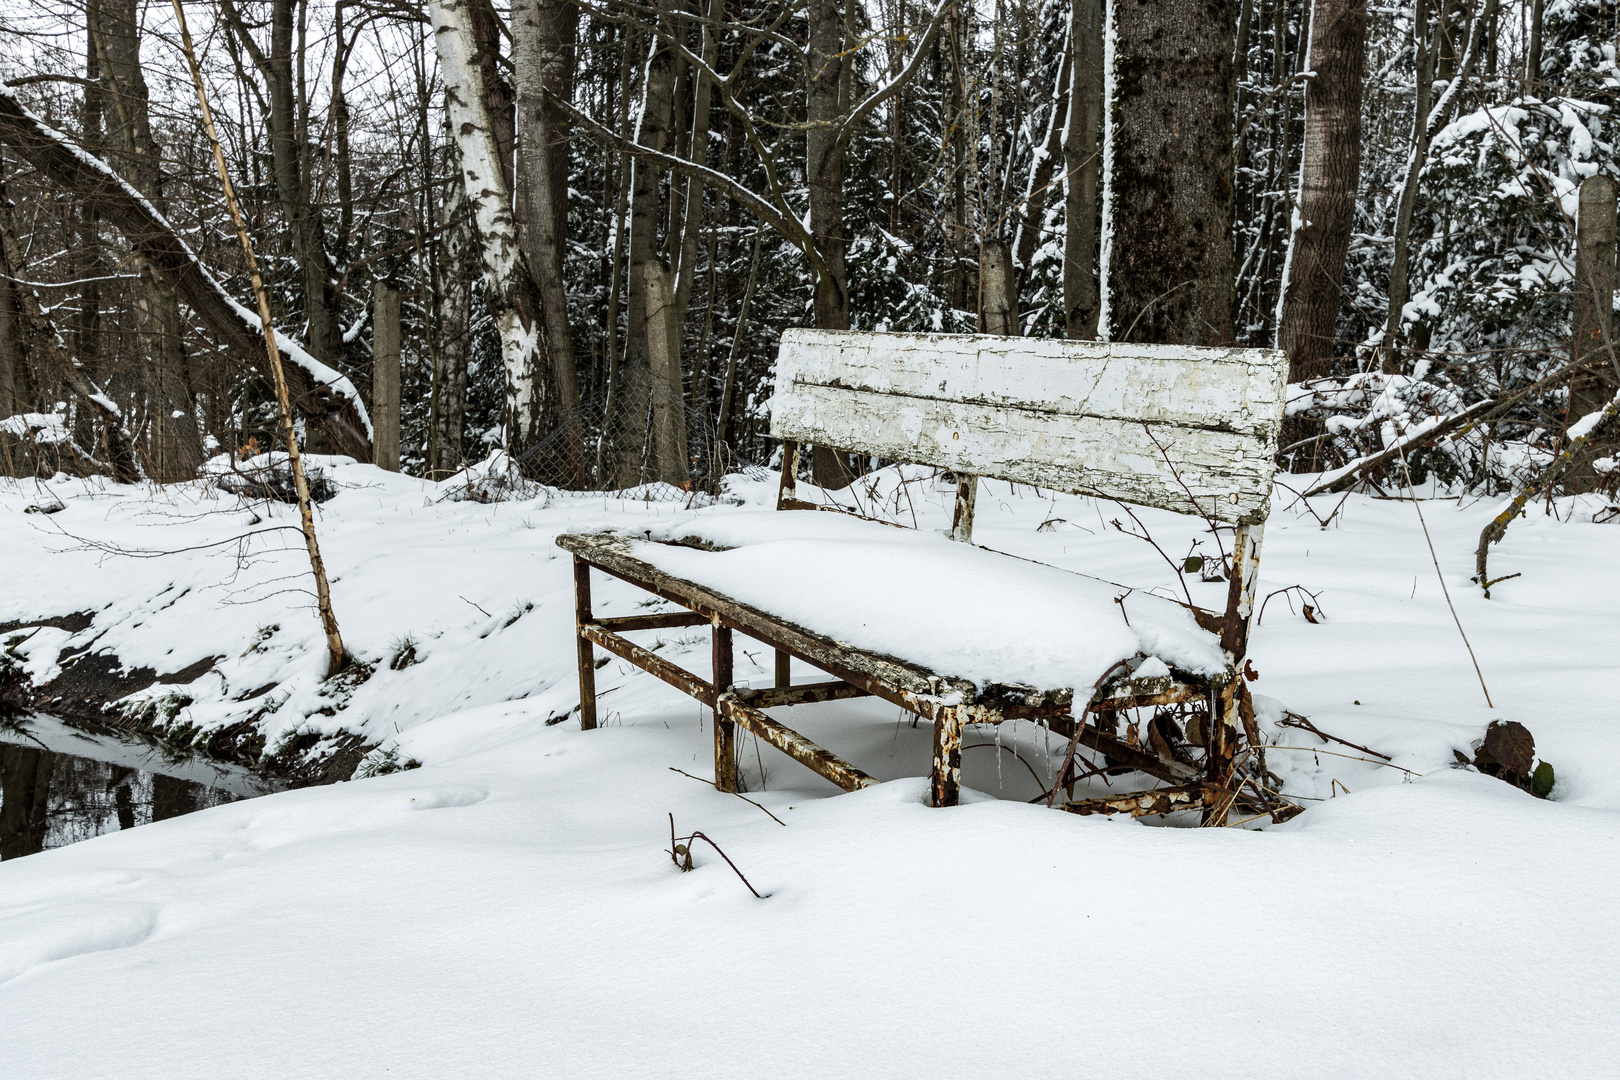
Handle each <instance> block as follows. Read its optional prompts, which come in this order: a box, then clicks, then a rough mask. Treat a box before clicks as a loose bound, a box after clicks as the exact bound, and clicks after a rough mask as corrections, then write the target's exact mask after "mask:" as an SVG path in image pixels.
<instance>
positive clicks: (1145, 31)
mask: <svg viewBox="0 0 1620 1080" xmlns="http://www.w3.org/2000/svg"><path fill="white" fill-rule="evenodd" d="M1116 10H1117V14H1116V19H1117V27H1116V30H1117V35H1118V36H1117V39H1116V45H1115V56H1114V85H1115V95H1116V97H1115V101H1114V102H1113V109H1112V116H1113V120H1114V123H1113V127H1112V129H1111V134H1112V138H1113V161H1112V167H1113V176H1112V178H1111V183H1112V187H1113V200H1112V203H1113V229H1114V240H1113V244H1112V248H1111V257H1110V262H1109V266H1108V282H1107V286H1108V289H1109V312H1110V326H1109V331H1110V336H1111V337H1112V338H1113V339H1114V340H1120V341H1125V340H1129V341H1145V342H1164V343H1171V344H1183V345H1218V344H1227V343H1229V342H1231V341H1232V340H1233V338H1234V334H1233V316H1234V312H1233V307H1234V296H1233V280H1232V275H1233V255H1232V49H1233V30H1234V22H1235V20H1234V19H1233V12H1232V7H1231V3H1230V0H1201V2H1196V3H1176V4H1153V3H1147V2H1145V0H1123V2H1121V3H1119V5H1118V7H1117V9H1116Z"/></svg>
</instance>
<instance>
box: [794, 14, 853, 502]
mask: <svg viewBox="0 0 1620 1080" xmlns="http://www.w3.org/2000/svg"><path fill="white" fill-rule="evenodd" d="M808 12H809V20H810V26H809V49H808V50H807V52H806V57H805V59H806V63H807V64H808V71H807V78H808V80H809V84H808V91H807V96H806V99H805V100H806V105H805V107H806V110H807V119H808V121H809V125H810V126H809V128H808V129H807V130H806V131H805V136H804V142H805V175H806V177H807V178H808V180H809V188H810V234H811V236H812V237H813V238H814V242H815V246H816V250H817V251H818V252H820V254H821V260H822V263H823V264H824V265H825V267H826V272H825V273H820V274H816V275H815V297H814V300H813V318H814V321H815V327H816V329H818V330H848V329H849V279H848V274H847V272H846V270H845V266H844V248H845V240H844V146H843V143H841V142H840V141H839V139H838V129H839V126H840V124H841V122H842V120H843V118H844V113H845V110H846V109H847V107H848V102H847V99H846V92H845V81H844V59H843V53H844V14H843V11H842V10H841V9H840V7H839V0H809V8H808ZM811 471H812V473H813V474H814V477H815V482H816V483H818V484H820V485H821V486H823V487H829V488H841V487H844V486H846V485H848V484H849V482H850V481H851V480H852V479H853V478H854V477H853V474H851V472H850V470H849V466H848V465H847V464H845V462H844V461H843V459H842V458H841V457H840V455H839V454H838V453H837V452H836V450H835V448H832V447H825V446H818V447H816V448H815V451H814V454H813V455H812V457H811Z"/></svg>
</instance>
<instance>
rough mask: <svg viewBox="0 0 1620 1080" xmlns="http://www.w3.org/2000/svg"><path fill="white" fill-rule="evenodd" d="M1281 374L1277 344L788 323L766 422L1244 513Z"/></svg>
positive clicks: (1262, 495)
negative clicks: (1204, 344)
mask: <svg viewBox="0 0 1620 1080" xmlns="http://www.w3.org/2000/svg"><path fill="white" fill-rule="evenodd" d="M1286 372H1287V358H1286V356H1285V355H1284V354H1283V353H1281V352H1279V351H1277V350H1275V349H1240V348H1214V349H1206V348H1193V347H1190V346H1179V345H1127V344H1114V343H1108V342H1097V341H1056V340H1047V339H1041V338H1018V337H992V336H988V335H971V334H876V333H852V332H847V331H835V330H788V331H787V332H785V333H784V334H783V335H782V348H781V352H780V354H779V356H778V357H777V362H776V397H775V399H774V400H773V402H772V405H771V434H772V435H773V436H775V437H776V438H779V439H784V440H793V441H796V442H801V443H810V444H814V445H818V446H829V447H836V448H839V449H843V450H851V451H855V452H857V453H861V454H873V455H876V456H878V457H882V458H887V459H889V460H893V461H908V462H913V463H915V464H919V465H933V466H938V467H941V468H947V469H951V470H952V471H955V472H962V473H970V474H973V475H977V476H986V477H994V478H996V479H1001V480H1011V481H1016V482H1018V483H1024V484H1034V485H1037V486H1040V487H1047V488H1055V489H1057V490H1060V491H1067V492H1072V493H1075V494H1086V495H1100V496H1104V497H1106V498H1112V499H1119V500H1121V501H1123V502H1129V503H1135V504H1137V505H1141V506H1156V507H1161V508H1163V509H1166V510H1173V511H1176V512H1179V513H1191V512H1192V511H1193V509H1194V508H1193V506H1192V505H1191V498H1190V497H1189V494H1188V493H1189V491H1190V492H1191V495H1192V497H1196V499H1197V501H1198V507H1199V508H1200V509H1202V510H1203V512H1204V513H1206V514H1209V515H1210V516H1212V517H1216V518H1218V519H1219V520H1222V521H1227V522H1236V523H1250V522H1255V521H1259V520H1261V519H1263V518H1264V516H1265V504H1266V500H1267V498H1268V497H1269V496H1270V494H1271V482H1272V475H1273V473H1274V472H1275V468H1276V467H1275V464H1274V459H1275V456H1276V452H1277V433H1278V429H1279V428H1280V427H1281V424H1282V415H1283V387H1284V382H1285V375H1286ZM1166 459H1168V463H1167V460H1166Z"/></svg>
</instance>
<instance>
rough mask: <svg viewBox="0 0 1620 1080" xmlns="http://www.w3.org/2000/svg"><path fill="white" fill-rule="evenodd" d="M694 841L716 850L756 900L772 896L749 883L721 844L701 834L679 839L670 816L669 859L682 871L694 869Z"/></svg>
mask: <svg viewBox="0 0 1620 1080" xmlns="http://www.w3.org/2000/svg"><path fill="white" fill-rule="evenodd" d="M694 840H701V841H703V842H704V843H705V844H708V845H709V846H710V847H712V848H714V850H715V851H717V852H719V854H720V857H721V858H722V859H724V860H726V865H727V866H729V867H731V870H732V873H734V874H736V875H737V877H738V878H739V879H741V881H742V883H743V884H744V885H747V886H748V891H749V892H751V893H753V894H754V896H755V898H756V899H759V900H763V899H765V898H766V897H767V896H769V895H771V894H770V893H764V894H761V893H760V891H759V890H758V889H756V888H754V886H753V885H752V884H750V883H749V881H748V878H747V877H746V876H744V874H743V872H742V871H741V870H738V869H737V864H736V863H734V862H732V861H731V856H730V855H727V854H726V853H725V852H724V851H721V850H720V845H719V844H717V843H715V842H714V841H713V840H710V839H709V838H708V837H707V836H704V835H703V834H702V833H701V832H694V833H692V834H691V835H690V836H681V837H677V836H676V835H675V815H674V814H671V815H669V857H670V860H671V861H673V862H674V863H675V865H676V866H677V867H679V868H680V869H681V870H682V871H686V870H691V869H693V866H692V846H691V845H692V841H694Z"/></svg>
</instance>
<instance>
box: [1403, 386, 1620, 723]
mask: <svg viewBox="0 0 1620 1080" xmlns="http://www.w3.org/2000/svg"><path fill="white" fill-rule="evenodd" d="M1616 400H1617V401H1620V398H1617V399H1616ZM1395 445H1396V446H1397V447H1398V446H1400V443H1396V444H1395ZM1400 459H1401V472H1402V473H1403V474H1404V475H1405V477H1406V490H1408V491H1410V492H1411V493H1412V506H1413V508H1415V509H1416V510H1417V516H1418V524H1419V525H1421V526H1423V539H1424V541H1425V542H1427V543H1428V545H1429V558H1430V559H1431V560H1432V561H1433V562H1434V576H1435V577H1437V578H1439V579H1440V592H1441V593H1442V594H1443V595H1444V596H1445V598H1446V607H1448V608H1450V609H1451V621H1452V622H1454V623H1456V624H1457V633H1458V634H1459V635H1460V636H1461V637H1462V642H1463V648H1465V649H1467V650H1468V659H1469V660H1471V661H1473V664H1474V674H1475V675H1477V676H1479V688H1480V690H1482V691H1483V692H1484V694H1485V707H1486V708H1488V709H1494V708H1496V706H1495V705H1494V704H1492V703H1491V691H1490V688H1489V687H1487V686H1486V685H1485V673H1484V672H1483V671H1481V670H1480V669H1479V657H1477V656H1475V655H1474V647H1473V646H1472V645H1470V644H1468V634H1467V633H1466V632H1465V631H1464V630H1463V625H1462V619H1460V618H1458V617H1457V605H1455V604H1453V603H1452V602H1451V590H1450V589H1448V588H1446V575H1445V574H1444V573H1442V572H1441V570H1440V556H1438V555H1436V554H1435V553H1434V538H1433V537H1431V536H1430V535H1429V523H1428V522H1427V521H1424V520H1423V503H1422V502H1420V501H1419V500H1418V494H1417V489H1416V488H1415V487H1413V486H1412V471H1411V470H1410V469H1408V468H1407V466H1406V453H1405V452H1404V451H1402V453H1401V454H1400Z"/></svg>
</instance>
